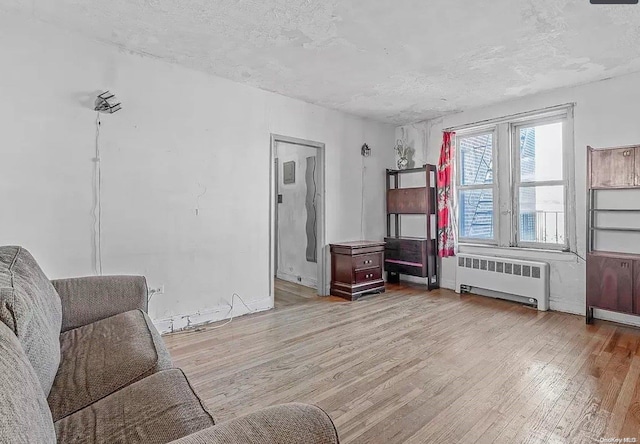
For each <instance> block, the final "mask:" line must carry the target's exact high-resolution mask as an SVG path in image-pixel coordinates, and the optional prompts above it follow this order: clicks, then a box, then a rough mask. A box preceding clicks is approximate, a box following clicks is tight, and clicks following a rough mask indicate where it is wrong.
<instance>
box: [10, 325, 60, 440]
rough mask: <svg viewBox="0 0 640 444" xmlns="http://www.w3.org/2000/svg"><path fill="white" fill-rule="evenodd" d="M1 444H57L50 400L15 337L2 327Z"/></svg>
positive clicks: (11, 332)
mask: <svg viewBox="0 0 640 444" xmlns="http://www.w3.org/2000/svg"><path fill="white" fill-rule="evenodd" d="M0 442H6V443H15V444H23V443H24V444H29V443H55V442H56V433H55V429H54V428H53V420H52V419H51V412H50V411H49V406H48V405H47V397H46V396H45V394H44V392H43V391H42V385H41V384H40V381H39V380H38V376H37V375H36V372H35V370H34V369H33V367H32V366H31V363H30V362H29V359H28V358H27V355H26V354H25V352H24V350H23V349H22V346H21V345H20V342H19V341H18V338H17V337H16V335H15V334H14V333H13V331H11V329H9V327H7V326H6V325H4V324H3V323H0Z"/></svg>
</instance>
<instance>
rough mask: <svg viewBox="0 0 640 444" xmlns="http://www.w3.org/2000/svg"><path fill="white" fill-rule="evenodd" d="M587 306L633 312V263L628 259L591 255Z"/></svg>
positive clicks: (588, 271)
mask: <svg viewBox="0 0 640 444" xmlns="http://www.w3.org/2000/svg"><path fill="white" fill-rule="evenodd" d="M587 305H588V306H591V307H596V308H603V309H605V310H613V311H620V312H623V313H632V312H633V263H632V261H631V260H628V259H616V258H614V257H602V256H594V255H589V257H588V259H587Z"/></svg>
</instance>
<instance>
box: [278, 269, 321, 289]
mask: <svg viewBox="0 0 640 444" xmlns="http://www.w3.org/2000/svg"><path fill="white" fill-rule="evenodd" d="M276 277H277V278H278V279H282V280H283V281H287V282H293V283H294V284H300V285H304V286H305V287H310V288H316V289H317V288H318V281H317V279H312V278H307V277H304V276H298V275H295V274H291V273H287V272H285V271H278V272H277V273H276ZM298 277H300V280H298Z"/></svg>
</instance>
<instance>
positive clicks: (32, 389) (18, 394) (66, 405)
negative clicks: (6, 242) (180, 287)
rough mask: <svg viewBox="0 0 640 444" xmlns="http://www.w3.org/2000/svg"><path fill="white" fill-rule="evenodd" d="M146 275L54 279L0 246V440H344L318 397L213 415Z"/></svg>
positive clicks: (22, 253) (184, 443) (190, 443)
mask: <svg viewBox="0 0 640 444" xmlns="http://www.w3.org/2000/svg"><path fill="white" fill-rule="evenodd" d="M146 309H147V288H146V282H145V279H144V278H142V277H134V276H117V277H87V278H75V279H63V280H56V281H49V280H48V279H47V277H46V276H45V275H44V273H43V272H42V270H41V269H40V267H39V266H38V264H37V263H36V261H35V260H34V259H33V257H32V256H31V255H30V254H29V252H28V251H26V250H25V249H24V248H21V247H0V443H11V444H20V443H29V444H34V443H36V444H37V443H54V442H59V443H85V442H95V443H145V444H147V443H169V442H171V443H176V444H178V443H179V444H196V443H301V444H302V443H305V444H313V443H337V442H338V436H337V433H336V430H335V427H334V426H333V423H332V421H331V419H330V418H329V416H328V415H327V414H326V413H325V412H323V411H322V410H321V409H319V408H318V407H314V406H310V405H305V404H284V405H280V406H275V407H271V408H268V409H264V410H261V411H258V412H256V413H253V414H249V415H247V416H244V417H240V418H238V419H235V420H231V421H228V422H225V423H221V424H215V422H214V419H213V417H212V416H211V414H210V413H209V412H208V410H207V408H206V407H205V406H204V404H203V403H202V401H201V400H200V398H198V396H197V394H196V393H195V392H194V391H193V389H192V388H191V386H190V385H189V381H188V380H187V379H186V377H185V375H184V374H183V373H182V371H181V370H179V369H175V368H172V364H171V357H170V356H169V353H168V351H167V349H166V347H165V345H164V343H163V341H162V338H161V337H160V335H159V333H158V332H157V330H156V329H155V328H154V326H153V324H152V323H151V320H150V319H149V317H148V316H147V314H146Z"/></svg>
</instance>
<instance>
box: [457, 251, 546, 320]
mask: <svg viewBox="0 0 640 444" xmlns="http://www.w3.org/2000/svg"><path fill="white" fill-rule="evenodd" d="M457 258H458V268H457V270H456V292H457V293H460V292H461V291H462V289H467V290H471V289H472V288H474V287H475V288H479V289H484V290H491V291H497V292H500V293H501V294H500V295H499V296H498V297H500V298H504V299H510V300H515V301H518V302H523V298H525V299H526V302H527V303H531V304H535V305H536V306H537V308H538V310H541V311H547V310H548V309H549V264H547V263H546V262H533V261H522V260H518V259H510V258H500V257H493V256H476V255H474V254H460V255H458V256H457Z"/></svg>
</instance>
